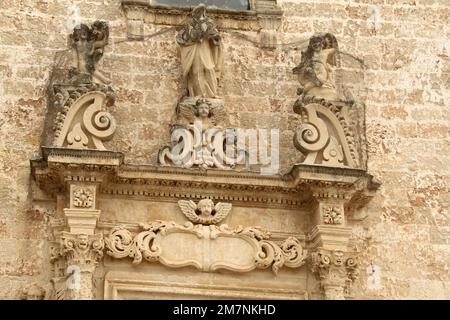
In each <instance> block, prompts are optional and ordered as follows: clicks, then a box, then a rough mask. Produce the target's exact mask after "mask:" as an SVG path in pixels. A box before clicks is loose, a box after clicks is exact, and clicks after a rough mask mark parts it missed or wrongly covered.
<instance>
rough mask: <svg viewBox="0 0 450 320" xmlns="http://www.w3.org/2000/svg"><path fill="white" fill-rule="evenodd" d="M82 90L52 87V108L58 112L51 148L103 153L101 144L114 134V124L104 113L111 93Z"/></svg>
mask: <svg viewBox="0 0 450 320" xmlns="http://www.w3.org/2000/svg"><path fill="white" fill-rule="evenodd" d="M85 88H86V86H82V87H80V88H70V87H69V88H68V87H64V86H62V85H61V86H58V87H55V91H56V92H57V93H56V94H55V96H54V97H55V100H54V107H55V109H57V110H60V111H58V113H57V116H56V120H55V125H54V130H55V136H54V140H53V146H54V147H65V148H72V149H98V150H106V148H105V146H104V145H103V141H107V140H110V139H111V138H112V136H113V134H114V132H115V131H116V121H115V119H114V118H113V116H112V115H111V114H110V113H109V112H107V111H106V106H107V105H108V104H110V103H111V96H110V95H111V94H112V93H105V92H103V91H105V90H102V89H101V91H98V90H95V91H87V90H86V91H85V92H83V91H84V89H85ZM92 88H98V86H97V85H92ZM86 89H87V88H86ZM64 96H66V97H64ZM67 96H68V97H69V98H67ZM61 106H62V108H61Z"/></svg>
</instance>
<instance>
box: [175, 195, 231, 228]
mask: <svg viewBox="0 0 450 320" xmlns="http://www.w3.org/2000/svg"><path fill="white" fill-rule="evenodd" d="M178 205H179V206H180V209H181V211H182V212H183V214H184V215H185V216H186V218H188V219H189V220H190V221H191V222H193V223H201V224H206V225H209V224H216V223H218V222H220V221H222V220H223V219H225V217H226V216H227V215H228V213H229V212H230V210H231V203H225V202H219V203H217V204H216V205H214V202H213V201H212V200H211V199H202V200H200V201H199V202H198V204H195V202H194V201H192V200H189V201H188V200H180V201H178Z"/></svg>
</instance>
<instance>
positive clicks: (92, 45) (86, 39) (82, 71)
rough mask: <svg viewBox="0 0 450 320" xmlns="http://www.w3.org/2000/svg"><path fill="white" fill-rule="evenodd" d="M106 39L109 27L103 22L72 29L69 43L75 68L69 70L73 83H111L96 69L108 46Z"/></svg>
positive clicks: (81, 25)
mask: <svg viewBox="0 0 450 320" xmlns="http://www.w3.org/2000/svg"><path fill="white" fill-rule="evenodd" d="M108 38H109V27H108V24H107V23H106V22H104V21H95V22H94V23H93V24H92V26H91V27H90V28H89V27H88V26H87V25H85V24H80V25H78V26H76V27H75V28H74V30H73V33H72V35H71V36H70V41H71V46H72V48H73V54H74V60H75V68H74V69H72V70H71V76H72V78H73V79H74V80H75V81H77V80H78V82H90V81H91V80H97V81H98V82H100V83H103V84H109V83H111V80H109V79H108V78H106V77H105V76H104V75H103V74H102V73H101V72H100V71H98V70H97V68H96V66H97V63H98V62H99V61H100V59H101V58H102V56H103V52H104V48H105V46H106V45H107V44H108Z"/></svg>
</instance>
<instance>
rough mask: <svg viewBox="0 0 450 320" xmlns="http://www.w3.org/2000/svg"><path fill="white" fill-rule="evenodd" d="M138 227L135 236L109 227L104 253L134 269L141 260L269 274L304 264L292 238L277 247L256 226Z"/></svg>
mask: <svg viewBox="0 0 450 320" xmlns="http://www.w3.org/2000/svg"><path fill="white" fill-rule="evenodd" d="M141 228H142V229H143V231H142V232H140V233H138V234H137V235H135V236H133V235H132V233H131V232H130V231H129V230H127V229H125V228H124V227H115V228H113V229H112V230H111V232H110V233H109V235H108V236H107V237H105V243H106V249H107V254H108V255H110V256H111V257H113V258H117V259H122V258H126V257H130V258H132V259H133V263H134V264H139V263H141V262H142V260H143V259H144V260H147V261H150V262H156V261H158V262H160V263H161V264H163V265H165V266H168V267H172V268H178V267H187V266H191V267H194V268H197V269H199V270H203V271H207V272H214V271H217V270H220V269H226V270H231V271H235V272H248V271H251V270H253V269H255V268H258V269H266V268H269V267H271V268H272V271H273V273H275V274H277V273H278V271H279V269H280V268H281V267H283V266H285V267H289V268H298V267H300V266H302V265H303V264H304V263H305V259H306V250H305V249H304V248H303V247H302V245H301V243H300V241H299V240H298V239H296V238H293V237H290V238H288V239H286V240H285V241H284V242H283V243H282V244H281V245H278V244H276V243H274V242H273V241H270V240H269V238H270V233H268V232H267V231H265V230H263V229H261V228H259V227H247V228H244V227H242V226H238V227H236V228H235V229H229V228H228V226H227V225H221V226H215V225H210V226H205V225H201V224H196V225H194V224H192V223H190V222H188V223H186V224H185V225H184V226H181V225H178V224H176V223H175V222H165V221H155V222H151V223H149V224H141ZM175 243H176V244H177V245H176V246H175V245H174V244H175ZM236 253H239V254H236Z"/></svg>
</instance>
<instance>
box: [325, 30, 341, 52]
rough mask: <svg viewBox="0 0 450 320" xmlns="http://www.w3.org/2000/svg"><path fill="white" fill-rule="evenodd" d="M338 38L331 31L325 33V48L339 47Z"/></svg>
mask: <svg viewBox="0 0 450 320" xmlns="http://www.w3.org/2000/svg"><path fill="white" fill-rule="evenodd" d="M337 47H338V44H337V40H336V37H335V36H334V35H333V34H331V33H325V34H324V35H323V48H324V49H330V48H337Z"/></svg>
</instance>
